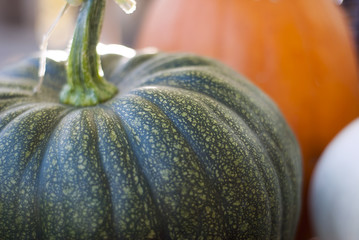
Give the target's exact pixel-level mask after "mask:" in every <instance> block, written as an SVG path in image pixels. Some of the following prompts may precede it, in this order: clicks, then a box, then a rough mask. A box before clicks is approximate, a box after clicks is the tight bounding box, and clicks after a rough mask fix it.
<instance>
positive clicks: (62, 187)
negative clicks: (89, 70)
mask: <svg viewBox="0 0 359 240" xmlns="http://www.w3.org/2000/svg"><path fill="white" fill-rule="evenodd" d="M109 57H111V59H112V60H111V62H112V66H113V67H106V66H104V69H105V76H106V78H107V79H109V81H110V82H111V83H113V84H114V85H116V86H117V87H118V88H119V89H120V90H121V91H120V93H119V94H117V96H115V97H114V98H113V99H111V100H110V101H107V102H105V103H103V104H100V105H97V106H94V107H83V108H74V107H70V106H68V105H62V104H60V103H58V94H59V93H60V91H61V86H62V85H63V84H64V83H65V82H66V74H65V67H64V63H56V62H54V61H51V60H48V66H47V69H48V72H47V75H46V77H45V81H44V86H43V88H42V89H43V90H42V91H43V92H42V93H41V94H38V95H37V96H32V95H31V93H32V89H33V86H35V85H36V80H37V77H36V72H37V66H36V63H37V60H36V59H32V60H29V61H26V62H23V63H21V64H19V65H18V66H15V67H13V68H11V69H8V70H6V71H3V72H2V73H1V74H0V152H1V155H0V182H1V184H2V185H1V190H0V216H1V218H0V236H2V237H3V238H4V239H255V240H258V239H285V240H286V239H292V238H293V236H294V232H295V229H296V224H297V221H298V216H299V209H300V188H301V158H300V151H299V147H298V145H297V142H296V140H295V138H294V136H293V134H292V132H291V131H290V129H289V128H288V126H287V124H286V123H285V121H284V119H283V117H282V116H281V114H280V113H279V112H278V109H277V108H276V106H275V105H274V104H273V103H272V102H271V101H270V100H269V99H268V97H267V96H265V95H264V94H263V93H262V92H260V91H259V90H258V89H257V88H256V87H254V86H253V85H252V84H251V83H249V82H248V81H247V80H245V79H244V78H243V77H242V76H240V75H238V74H237V73H235V72H233V71H232V70H230V69H228V68H226V67H224V66H223V65H221V64H219V63H216V62H214V61H212V60H209V59H205V58H200V57H196V56H193V55H188V54H165V53H159V54H153V55H151V54H144V55H138V56H136V57H134V58H132V59H129V60H126V59H124V58H121V57H120V56H117V57H116V55H111V56H109ZM103 62H104V63H105V62H107V61H106V56H104V57H103Z"/></svg>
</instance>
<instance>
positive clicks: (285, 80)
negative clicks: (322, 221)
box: [137, 0, 359, 239]
mask: <svg viewBox="0 0 359 240" xmlns="http://www.w3.org/2000/svg"><path fill="white" fill-rule="evenodd" d="M224 3H225V4H224ZM146 46H154V47H157V48H159V49H160V50H165V51H186V52H194V53H197V54H201V55H206V56H210V57H213V58H217V59H219V60H221V61H223V62H225V63H227V64H228V65H230V66H231V67H233V68H234V69H236V70H237V71H239V72H241V73H242V74H244V75H246V76H247V77H248V78H249V79H251V80H252V81H253V82H254V83H255V84H257V85H258V86H259V87H260V88H262V89H263V90H264V91H265V92H266V93H267V94H268V95H270V96H271V98H272V99H273V100H275V101H276V103H277V104H278V106H279V107H280V109H281V111H282V112H283V114H284V115H285V117H286V118H287V121H288V122H289V124H290V125H291V127H292V129H293V130H294V132H295V133H296V135H297V138H298V140H299V142H300V144H301V148H302V153H303V169H304V183H303V185H304V189H303V191H304V195H303V213H302V220H301V223H300V226H299V230H298V239H307V238H309V237H311V235H310V234H311V233H310V226H309V218H308V212H307V206H306V205H307V189H308V183H309V180H310V177H311V173H312V170H313V167H314V165H315V163H316V161H317V159H318V157H319V156H320V154H321V152H322V151H323V149H324V147H325V146H326V145H327V144H328V143H329V142H330V140H331V139H332V138H333V137H334V136H335V135H336V133H338V132H339V130H340V129H342V128H343V127H344V126H345V125H347V124H348V123H349V122H350V121H351V120H353V119H354V118H356V117H357V116H359V86H358V85H359V84H358V70H357V66H358V65H357V58H356V55H355V46H354V41H353V39H352V34H351V32H350V30H349V25H348V23H347V19H346V16H345V15H344V13H343V12H342V11H341V9H339V7H338V6H337V5H335V4H334V1H330V0H315V1H313V0H260V1H255V0H225V1H223V0H195V1H192V0H171V1H168V0H157V1H155V2H154V3H153V5H152V7H151V8H150V9H149V12H148V14H147V16H146V17H145V19H144V22H143V25H142V29H141V30H140V32H139V36H138V42H137V47H138V48H141V47H146Z"/></svg>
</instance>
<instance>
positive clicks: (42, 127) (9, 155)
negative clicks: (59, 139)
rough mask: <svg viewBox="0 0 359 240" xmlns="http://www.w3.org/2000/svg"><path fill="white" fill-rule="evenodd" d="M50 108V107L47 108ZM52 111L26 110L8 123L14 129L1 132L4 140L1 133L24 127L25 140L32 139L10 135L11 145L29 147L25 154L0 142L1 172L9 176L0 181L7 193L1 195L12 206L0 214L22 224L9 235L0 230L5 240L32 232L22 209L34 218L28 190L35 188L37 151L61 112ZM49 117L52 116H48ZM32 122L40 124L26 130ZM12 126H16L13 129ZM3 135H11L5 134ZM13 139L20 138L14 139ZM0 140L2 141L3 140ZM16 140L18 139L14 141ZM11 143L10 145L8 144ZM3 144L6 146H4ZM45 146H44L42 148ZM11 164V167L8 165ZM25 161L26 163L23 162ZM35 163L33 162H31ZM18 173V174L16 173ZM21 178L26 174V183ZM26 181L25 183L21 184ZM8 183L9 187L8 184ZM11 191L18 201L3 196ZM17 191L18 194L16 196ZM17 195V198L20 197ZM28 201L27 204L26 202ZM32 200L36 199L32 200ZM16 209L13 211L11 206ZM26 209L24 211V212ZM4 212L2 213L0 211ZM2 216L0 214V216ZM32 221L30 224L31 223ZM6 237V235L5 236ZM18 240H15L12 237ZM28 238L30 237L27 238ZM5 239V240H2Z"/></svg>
mask: <svg viewBox="0 0 359 240" xmlns="http://www.w3.org/2000/svg"><path fill="white" fill-rule="evenodd" d="M49 107H51V106H49ZM52 107H56V108H52V109H47V110H49V111H47V112H44V111H46V109H45V110H44V108H43V107H37V109H36V110H38V111H37V112H35V111H34V110H33V109H30V110H26V111H25V112H23V113H22V114H20V115H19V116H17V117H16V118H14V119H12V121H10V123H12V124H14V126H10V125H7V127H6V128H3V129H2V130H1V133H0V134H1V138H0V139H1V140H6V138H5V137H4V134H6V133H5V130H6V131H11V129H12V128H19V129H21V127H18V126H17V125H19V126H21V125H24V126H26V127H27V128H26V130H25V131H29V132H30V131H32V134H29V136H31V135H32V138H31V139H28V138H26V139H23V138H20V137H21V136H22V134H23V131H24V129H23V130H22V131H20V132H19V133H17V134H12V135H11V136H12V138H13V142H14V143H18V142H19V144H26V143H27V144H28V145H29V146H30V147H29V149H28V151H26V152H21V151H20V152H19V153H17V152H16V148H17V147H16V146H17V144H15V146H14V145H12V146H7V147H5V145H4V143H3V142H0V148H3V147H4V148H5V149H4V150H1V152H2V154H3V155H2V156H0V159H3V160H0V164H1V169H7V170H8V171H7V174H9V172H10V176H9V177H6V175H5V176H4V177H3V176H2V177H1V178H2V180H4V181H5V182H4V183H3V184H4V185H5V186H7V188H8V189H7V190H5V188H4V189H3V190H4V192H3V191H1V192H3V193H2V194H6V198H8V201H10V202H11V203H12V205H9V206H8V209H6V211H3V210H2V209H1V211H2V212H3V213H4V215H5V217H4V219H7V218H6V216H9V217H10V218H11V217H12V218H11V219H12V221H14V222H15V221H20V222H22V223H23V224H21V227H22V229H21V230H20V229H17V231H12V230H11V229H9V228H7V229H6V228H5V229H3V228H2V226H1V227H0V229H1V230H2V231H6V232H5V233H4V234H5V238H9V239H13V238H12V237H10V236H12V235H14V239H17V238H20V237H19V236H20V235H22V234H27V233H29V232H33V229H32V227H31V226H30V225H35V224H36V220H35V218H36V217H35V218H34V219H33V215H32V214H31V220H30V219H29V217H28V215H26V214H24V209H26V212H33V213H34V215H35V216H36V212H37V211H36V210H35V208H36V206H35V205H36V203H35V202H31V199H35V195H36V193H35V192H36V191H32V188H34V187H36V186H37V185H36V184H33V182H36V181H37V180H36V178H37V176H36V175H37V174H38V171H36V169H37V170H38V169H39V166H40V161H41V152H42V151H43V149H41V146H43V145H44V144H45V143H46V142H47V139H48V137H49V136H50V135H51V134H50V133H51V131H50V130H49V129H51V128H52V127H53V125H55V124H54V121H55V120H56V119H57V118H58V116H59V112H60V114H61V112H62V109H63V108H62V107H61V106H52ZM50 110H52V114H51V112H50ZM51 115H52V116H51ZM36 118H40V119H42V120H43V121H40V120H38V121H35V122H36V123H37V124H36V125H35V126H33V127H31V128H32V129H28V128H30V126H31V125H28V126H27V123H28V122H31V121H32V120H33V119H36ZM49 118H52V121H49ZM15 125H16V126H15ZM7 134H11V132H10V133H7ZM17 135H20V137H19V136H17ZM3 137H4V138H3ZM18 137H19V138H18ZM17 138H18V140H17V141H16V139H17ZM7 140H8V141H10V139H7ZM10 142H11V141H10ZM5 143H6V142H5ZM45 145H46V144H45ZM16 159H18V160H20V161H19V162H18V164H17V165H15V164H14V163H15V162H17V161H16ZM10 160H11V161H13V162H14V163H12V162H10ZM25 160H26V162H25ZM34 161H35V162H34ZM30 166H31V169H29V167H30ZM8 167H9V168H8ZM33 168H35V172H33V171H31V170H34V169H33ZM19 170H21V172H20V171H19ZM11 171H16V174H15V173H14V174H11ZM25 174H26V179H25ZM25 180H26V181H25ZM10 182H11V184H10ZM11 189H13V190H14V189H16V190H14V193H13V194H17V195H18V197H16V198H14V196H12V195H13V194H7V192H8V191H12V190H11ZM20 190H21V192H20ZM2 194H1V195H2ZM20 194H21V197H20ZM12 198H14V199H15V200H16V201H12V200H10V199H12ZM29 199H30V200H29ZM35 200H36V199H35ZM15 205H16V206H17V207H14V206H15ZM27 207H28V209H27ZM4 210H5V209H4ZM1 215H2V214H1ZM33 220H34V221H33ZM1 222H2V221H1V220H0V225H2V224H3V223H1ZM8 234H10V235H8ZM15 235H16V236H18V237H15ZM31 235H32V234H31ZM6 236H8V237H6Z"/></svg>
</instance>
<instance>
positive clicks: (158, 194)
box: [114, 93, 221, 239]
mask: <svg viewBox="0 0 359 240" xmlns="http://www.w3.org/2000/svg"><path fill="white" fill-rule="evenodd" d="M128 97H129V98H131V99H137V101H139V100H140V101H141V103H137V102H136V106H143V105H144V103H145V102H146V103H147V105H146V106H152V107H153V108H156V109H157V110H158V111H160V112H161V114H162V115H163V113H162V110H161V109H159V108H158V106H157V105H156V104H154V103H153V102H151V101H149V100H148V99H146V98H144V97H143V96H138V95H137V94H134V93H131V95H128ZM123 111H126V110H123ZM152 111H155V110H154V109H152ZM114 112H116V114H121V113H117V111H114ZM122 114H123V113H122ZM158 115H160V114H159V112H157V114H156V116H158ZM163 117H164V118H165V120H166V121H167V122H168V123H169V124H171V127H174V126H173V123H172V122H170V121H169V119H168V118H167V116H166V115H163ZM155 119H156V118H155ZM128 121H129V120H128ZM124 124H125V125H124V126H125V127H126V129H127V132H128V134H129V135H135V134H134V133H131V132H130V128H133V126H129V125H131V122H127V121H125V123H124ZM151 127H153V126H151ZM156 129H158V130H160V129H159V128H156ZM174 130H176V129H174ZM130 142H131V146H135V145H136V140H135V138H134V137H132V138H130ZM185 144H186V147H188V148H189V150H188V151H191V150H190V149H191V148H192V147H191V146H190V145H188V143H187V142H186V143H185ZM137 148H139V147H137ZM186 151H187V150H186ZM193 153H195V152H194V151H192V153H191V154H193ZM136 154H137V155H138V154H143V153H139V151H136ZM145 154H148V153H146V152H145ZM191 156H192V155H191ZM194 156H195V157H196V158H197V155H194ZM153 157H157V158H163V157H161V156H160V155H156V156H153ZM138 158H139V157H137V159H138ZM141 159H146V161H149V160H151V156H147V155H145V156H141ZM185 159H186V160H189V159H188V157H186V158H185ZM165 160H167V159H163V160H162V161H165ZM171 163H172V162H171ZM196 163H198V162H197V161H196ZM139 165H140V166H141V167H142V169H146V167H145V165H146V162H143V163H140V162H139ZM176 166H177V165H176ZM172 167H174V166H172ZM200 167H201V169H204V168H203V166H202V163H200ZM144 174H145V175H146V176H147V174H146V173H145V172H144ZM178 174H180V175H181V174H183V173H182V172H179V173H178ZM153 177H154V176H147V178H148V179H149V178H152V179H153ZM203 177H204V178H206V179H208V178H207V175H206V174H203ZM180 180H186V181H187V183H186V184H189V183H188V181H190V180H187V179H182V178H180ZM152 181H153V180H152ZM174 181H175V179H172V180H171V182H174ZM149 182H151V181H149ZM205 183H208V181H207V180H206V181H205ZM153 184H155V183H153V182H152V184H151V189H153V191H154V192H156V193H154V194H153V196H154V197H153V198H154V201H155V202H156V203H157V204H158V205H159V210H158V211H159V214H160V215H159V216H161V218H162V219H163V222H165V223H167V222H168V221H166V219H167V218H168V217H171V218H172V219H171V222H170V223H168V224H165V225H163V226H169V228H173V227H176V226H178V224H179V223H180V221H179V220H181V223H183V224H184V225H188V224H191V223H186V222H184V220H183V219H181V217H182V216H180V219H177V218H176V217H177V216H175V215H173V213H172V214H170V213H168V212H166V209H165V208H164V207H166V206H164V205H163V201H164V199H163V198H164V197H165V196H163V195H161V193H162V192H161V189H157V188H161V187H162V186H158V185H157V186H155V185H153ZM205 188H206V190H210V191H213V189H210V187H209V186H206V187H205ZM179 190H180V189H178V190H176V191H179ZM163 194H168V192H164V193H163ZM176 194H177V193H176ZM212 195H213V194H212ZM215 195H216V196H217V195H218V194H215ZM181 197H183V196H181ZM186 200H188V199H186ZM173 201H175V200H173ZM218 203H219V202H218V200H216V207H217V208H218V206H217V205H218ZM178 207H181V204H180V205H178ZM202 207H203V206H202ZM171 211H172V209H171ZM169 214H170V215H169ZM177 214H178V213H177ZM219 214H221V212H220V211H219ZM196 217H197V218H198V216H196ZM173 218H176V219H173ZM182 218H183V217H182ZM187 220H189V221H192V219H187ZM174 224H175V225H174ZM198 224H199V225H197V227H196V232H197V231H198V228H200V225H201V224H202V223H201V222H198ZM218 224H219V225H220V223H218ZM182 227H183V228H185V227H184V226H182ZM189 227H191V225H189ZM170 230H171V233H172V234H174V236H172V235H169V234H168V233H167V232H168V229H166V232H165V236H170V237H171V238H174V239H178V238H183V237H185V238H192V237H195V236H194V235H185V236H182V235H180V236H177V234H182V233H187V234H189V232H188V231H190V230H188V229H187V230H186V231H184V230H182V229H177V230H173V229H170ZM212 230H213V229H212ZM173 232H174V233H173ZM220 232H221V231H220ZM192 234H194V233H193V232H192ZM197 234H198V232H197ZM198 236H199V235H198ZM198 236H197V237H198Z"/></svg>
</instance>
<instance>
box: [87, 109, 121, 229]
mask: <svg viewBox="0 0 359 240" xmlns="http://www.w3.org/2000/svg"><path fill="white" fill-rule="evenodd" d="M97 109H101V108H97ZM92 122H93V124H94V125H95V126H96V127H95V128H94V130H95V131H96V133H95V135H96V136H97V138H96V139H95V141H96V147H97V149H96V151H95V152H96V153H97V156H98V159H99V161H98V162H99V164H100V165H101V171H102V172H103V174H104V178H103V179H104V181H106V183H105V185H106V186H107V188H108V191H109V194H108V197H109V203H110V204H111V211H110V213H111V219H112V221H111V222H112V224H111V225H112V230H113V232H114V233H116V228H115V221H113V219H115V216H114V215H115V210H114V203H113V197H112V188H111V183H110V180H109V177H108V174H107V172H106V170H105V166H104V159H103V156H102V154H100V153H99V149H101V147H100V141H99V138H100V136H99V134H98V127H99V126H98V123H97V122H96V121H95V116H92Z"/></svg>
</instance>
